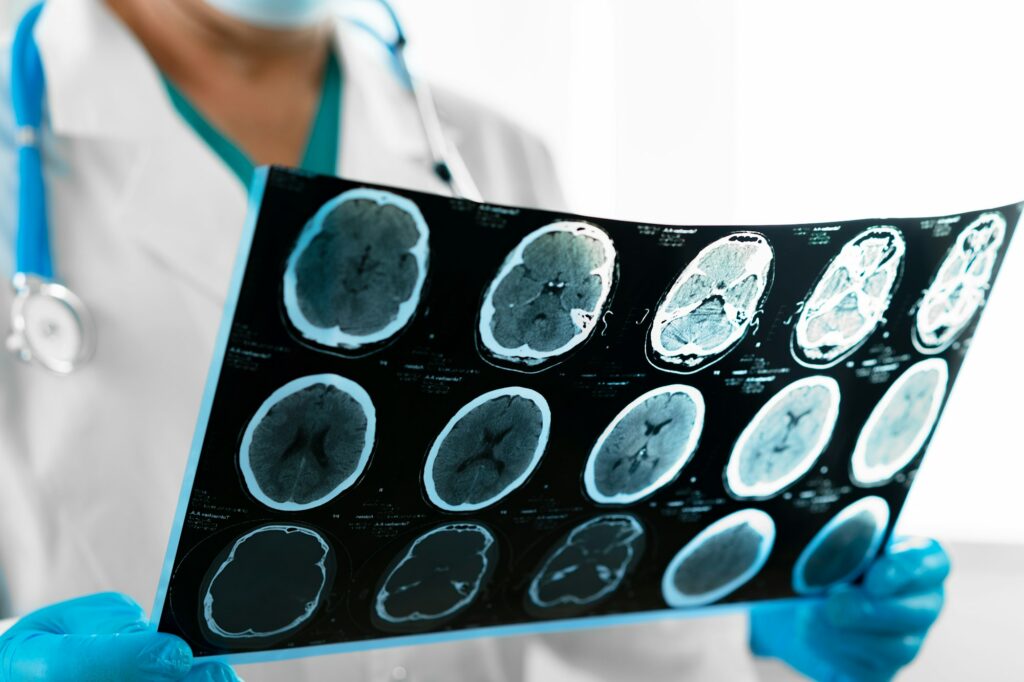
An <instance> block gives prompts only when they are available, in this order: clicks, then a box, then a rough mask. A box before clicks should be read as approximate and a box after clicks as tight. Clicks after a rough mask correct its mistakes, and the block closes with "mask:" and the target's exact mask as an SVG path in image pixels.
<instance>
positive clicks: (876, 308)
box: [793, 226, 907, 368]
mask: <svg viewBox="0 0 1024 682" xmlns="http://www.w3.org/2000/svg"><path fill="white" fill-rule="evenodd" d="M906 250H907V246H906V241H905V240H904V237H903V233H902V232H900V231H899V230H898V229H896V228H895V227H887V226H883V227H872V228H870V229H867V230H864V231H863V232H861V233H860V234H858V235H857V236H856V237H854V238H853V239H851V240H850V241H848V242H847V243H846V244H844V245H843V248H842V249H841V250H840V251H839V255H837V256H836V257H835V258H833V259H832V262H831V263H829V265H828V267H827V268H826V269H825V272H824V273H823V274H822V275H821V278H820V279H818V281H817V283H816V284H815V285H814V287H813V288H812V289H811V293H810V295H809V296H808V297H807V299H806V300H805V301H804V303H803V308H802V310H801V312H800V317H799V319H797V322H796V325H795V328H794V333H793V357H794V358H796V360H797V361H798V362H800V363H801V364H803V365H806V366H808V367H819V368H820V367H831V366H832V365H835V364H836V363H838V362H840V361H841V360H842V359H843V358H845V357H846V356H848V355H850V354H851V353H853V352H854V351H855V350H857V348H859V347H860V346H861V344H862V343H864V342H865V341H866V340H867V339H868V337H869V336H871V334H872V332H874V331H875V329H876V328H877V327H878V325H879V324H880V323H881V322H882V319H883V317H884V315H885V312H886V310H888V308H889V302H890V301H891V300H892V294H893V291H894V290H895V288H896V284H897V282H898V281H899V278H900V275H901V274H902V272H903V257H904V255H905V254H906Z"/></svg>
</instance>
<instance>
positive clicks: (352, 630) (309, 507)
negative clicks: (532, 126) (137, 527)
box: [154, 169, 1022, 662]
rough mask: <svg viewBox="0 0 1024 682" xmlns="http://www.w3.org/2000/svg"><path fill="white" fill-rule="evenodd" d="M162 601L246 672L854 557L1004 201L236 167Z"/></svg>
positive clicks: (999, 224) (954, 342)
mask: <svg viewBox="0 0 1024 682" xmlns="http://www.w3.org/2000/svg"><path fill="white" fill-rule="evenodd" d="M252 204H253V206H252V209H251V211H250V225H249V228H248V230H247V232H246V235H245V236H244V238H243V242H242V246H241V251H240V255H239V260H238V265H237V268H236V273H235V278H234V282H233V284H232V288H231V291H230V293H229V297H228V302H227V306H226V311H225V317H224V321H223V325H222V330H221V337H220V341H219V342H218V347H217V350H216V356H215V358H214V362H213V367H212V369H211V373H210V377H209V383H208V386H207V392H206V396H205V399H204V404H203V409H202V413H201V415H200V420H199V425H198V428H197V432H196V438H195V444H194V446H193V450H192V454H191V460H190V465H189V469H188V473H187V475H186V480H185V484H184V487H183V492H182V497H181V504H180V506H179V509H178V513H177V518H176V521H175V530H174V534H173V536H172V539H171V543H170V548H169V551H168V557H167V561H166V565H165V568H164V574H163V577H162V579H161V585H160V596H159V597H158V601H157V605H156V609H155V613H154V620H156V621H157V622H158V624H159V629H160V630H161V631H164V632H169V633H173V634H175V635H179V636H181V637H183V638H184V639H185V640H186V641H187V642H188V643H189V644H190V645H191V646H192V647H193V650H194V651H195V653H196V654H197V655H198V656H202V657H205V656H223V657H225V658H226V660H229V661H237V662H245V661H255V660H267V659H273V658H287V657H292V656H300V655H310V654H314V653H323V652H328V651H351V650H358V649H365V648H371V647H381V646H393V645H396V644H399V643H402V644H405V643H410V642H419V641H440V640H445V639H454V638H462V637H470V636H477V635H481V634H503V633H513V632H530V631H541V630H553V629H562V628H566V627H580V626H589V625H596V624H602V623H611V622H626V621H635V620H643V619H647V618H651V617H660V616H663V615H664V614H665V613H666V612H672V613H684V614H685V613H700V612H703V611H704V609H707V608H709V607H714V608H722V607H723V605H726V606H728V605H732V606H735V605H736V604H742V603H747V602H753V601H758V600H765V599H779V598H788V597H793V596H796V595H815V594H820V593H822V592H823V591H825V590H826V589H828V588H829V587H830V586H833V585H835V584H837V583H840V582H844V581H850V580H855V579H856V578H857V577H858V575H859V574H860V573H861V572H862V571H863V569H864V568H865V566H866V564H867V563H868V562H869V561H870V560H871V559H872V558H873V557H874V556H875V555H876V554H877V553H878V552H879V551H880V550H881V548H882V546H883V543H884V542H885V539H886V537H887V535H888V533H889V531H890V529H891V527H892V524H893V522H894V520H895V519H896V517H897V515H898V514H899V511H900V508H901V506H902V505H903V501H904V498H905V497H906V494H907V491H908V490H909V488H910V485H911V482H912V481H913V479H914V474H915V471H916V470H917V468H918V465H919V463H920V461H921V456H922V454H923V453H924V450H925V447H926V445H927V443H928V440H929V438H930V436H931V434H932V431H933V429H934V427H935V424H936V421H937V419H938V418H939V415H940V413H941V411H942V407H943V404H944V403H945V400H946V397H947V395H948V393H949V390H950V387H951V386H952V384H953V381H954V379H955V377H956V375H957V372H958V371H959V369H960V366H961V363H962V361H963V358H964V355H965V353H966V351H967V348H968V346H969V345H970V339H971V336H972V334H973V332H974V329H975V325H976V324H977V322H978V317H979V314H980V312H981V310H982V308H983V306H984V303H985V299H986V296H987V294H988V292H989V288H990V286H991V285H992V282H993V280H994V279H995V276H996V274H997V272H998V270H999V266H1000V263H1001V261H1002V258H1003V254H1004V252H1005V249H1006V246H1007V243H1008V242H1009V240H1010V236H1011V232H1012V230H1013V227H1014V226H1015V225H1016V223H1017V221H1018V219H1019V218H1020V215H1021V207H1022V206H1021V204H1017V205H1012V206H1006V207H1003V208H998V209H993V210H987V211H974V212H969V213H964V214H962V215H956V216H947V217H941V218H919V219H884V220H853V221H841V222H835V223H828V224H820V225H788V226H775V225H773V226H753V227H747V226H744V227H679V226H667V225H650V224H636V223H630V222H622V221H616V220H604V219H599V218H581V217H578V216H569V215H564V214H556V213H550V212H546V211H537V210H530V209H520V208H510V207H505V206H491V205H481V204H475V203H472V202H468V201H462V200H454V199H450V198H447V197H441V196H434V195H428V194H422V193H417V192H411V191H405V190H399V189H392V188H384V187H371V186H365V185H359V184H356V183H352V182H346V181H344V180H339V179H336V178H330V177H311V176H307V175H303V174H298V173H295V172H290V171H285V170H278V169H273V170H269V171H262V172H261V174H260V175H259V176H258V181H257V183H256V187H255V189H254V191H253V196H252Z"/></svg>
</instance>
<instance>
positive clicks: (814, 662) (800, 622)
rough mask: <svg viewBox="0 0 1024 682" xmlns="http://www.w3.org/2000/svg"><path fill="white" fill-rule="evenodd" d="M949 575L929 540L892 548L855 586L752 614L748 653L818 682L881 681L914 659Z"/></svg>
mask: <svg viewBox="0 0 1024 682" xmlns="http://www.w3.org/2000/svg"><path fill="white" fill-rule="evenodd" d="M949 570H950V564H949V556H948V555H947V554H946V552H945V551H944V550H943V549H942V547H941V546H940V545H939V544H938V543H937V542H935V541H934V540H900V541H896V542H894V543H893V544H891V545H890V546H889V548H888V550H887V552H886V554H885V555H884V556H883V557H881V558H879V559H878V560H877V561H875V563H874V564H873V565H872V566H871V568H870V569H869V570H868V572H867V574H866V575H865V578H864V581H863V584H861V585H857V586H851V585H844V586H841V587H838V588H835V589H834V590H833V591H831V592H830V593H829V594H828V595H827V596H826V597H825V598H824V599H820V600H809V599H808V600H804V601H802V602H786V603H781V604H765V605H762V606H757V607H755V608H754V609H753V610H752V611H751V616H750V622H751V638H750V645H751V650H752V651H753V652H754V653H755V654H756V655H759V656H768V657H774V658H778V659H781V660H783V661H785V662H786V663H788V664H789V665H790V666H792V667H793V668H795V669H796V670H798V671H799V672H801V673H803V674H805V675H807V676H809V677H811V678H812V679H815V680H819V681H821V682H888V681H889V680H891V679H892V678H893V676H894V675H895V674H896V673H897V672H898V671H899V669H900V668H902V667H903V666H905V665H906V664H908V663H910V662H911V661H912V660H913V659H914V658H915V657H916V656H917V654H918V652H919V651H920V649H921V646H922V645H923V643H924V639H925V636H926V635H927V632H928V629H929V628H930V627H931V626H932V624H933V623H934V622H935V620H936V619H937V618H938V617H939V613H940V612H941V611H942V606H943V601H944V590H943V584H944V583H945V580H946V577H947V576H948V575H949Z"/></svg>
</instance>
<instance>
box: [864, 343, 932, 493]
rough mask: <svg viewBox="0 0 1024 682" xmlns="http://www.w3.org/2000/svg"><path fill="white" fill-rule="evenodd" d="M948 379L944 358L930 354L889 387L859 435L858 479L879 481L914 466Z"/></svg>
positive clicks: (869, 484)
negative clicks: (912, 462) (932, 356)
mask: <svg viewBox="0 0 1024 682" xmlns="http://www.w3.org/2000/svg"><path fill="white" fill-rule="evenodd" d="M948 380H949V369H948V367H947V365H946V361H945V360H942V359H940V358H931V359H928V360H922V361H921V362H918V363H917V364H915V365H913V366H911V367H910V368H909V369H908V370H907V371H906V372H904V373H903V374H902V375H900V377H899V378H898V379H897V380H896V381H895V382H894V383H893V385H892V386H891V387H889V389H888V390H887V391H886V392H885V394H884V395H883V396H882V399H881V400H880V401H879V402H878V405H876V406H875V408H874V409H873V410H872V411H871V415H870V416H869V417H868V420H867V422H866V423H865V425H864V428H863V429H862V430H861V433H860V436H859V437H858V438H857V444H856V446H855V447H854V450H853V456H852V457H851V460H850V469H851V474H852V478H853V480H854V482H855V483H858V484H860V485H863V486H874V485H881V484H882V483H885V482H886V481H889V480H890V479H891V478H892V477H893V476H895V475H896V474H897V473H898V472H899V471H901V470H902V469H903V468H904V467H906V466H907V465H908V464H910V462H911V460H913V459H914V457H915V456H916V455H917V453H918V452H920V450H921V447H922V446H923V445H924V442H925V440H927V438H928V436H929V434H931V432H932V429H933V428H934V427H935V422H936V421H937V420H938V418H939V411H940V409H941V408H942V400H943V397H944V396H945V394H946V385H947V383H948Z"/></svg>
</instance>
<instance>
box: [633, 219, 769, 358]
mask: <svg viewBox="0 0 1024 682" xmlns="http://www.w3.org/2000/svg"><path fill="white" fill-rule="evenodd" d="M774 262H775V256H774V253H773V252H772V248H771V246H770V245H769V244H768V240H767V239H765V237H764V235H761V234H758V233H756V232H739V233H736V234H732V235H729V236H728V237H725V238H723V239H719V240H718V241H716V242H714V243H712V244H711V245H709V246H707V247H706V248H705V249H704V250H702V251H701V252H700V253H699V254H697V257H696V258H694V259H693V261H692V262H691V263H690V264H689V265H687V266H686V268H685V269H684V270H683V272H682V274H680V275H679V277H678V278H677V279H676V281H675V283H674V284H673V285H672V287H671V289H669V291H668V293H667V294H666V296H665V301H664V302H663V303H662V304H661V306H660V307H659V308H658V310H657V311H656V312H655V315H654V323H653V324H652V326H651V336H650V343H651V347H652V348H653V350H654V354H655V358H656V359H657V360H659V361H661V362H662V363H664V364H667V365H669V366H671V367H672V368H673V369H677V370H678V371H681V372H695V371H697V370H699V369H702V368H703V367H706V366H707V365H709V364H711V363H712V362H714V361H715V360H717V359H719V358H721V357H722V356H723V355H725V354H726V353H728V352H729V350H731V349H732V348H733V347H735V345H736V344H737V343H739V342H740V340H742V339H743V337H744V335H745V334H746V333H747V330H748V329H749V327H750V324H751V322H752V321H753V319H754V315H755V314H756V313H757V310H758V307H759V306H760V304H761V302H762V301H763V299H764V297H765V294H766V293H767V290H768V285H769V283H770V281H771V277H772V272H773V269H774Z"/></svg>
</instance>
